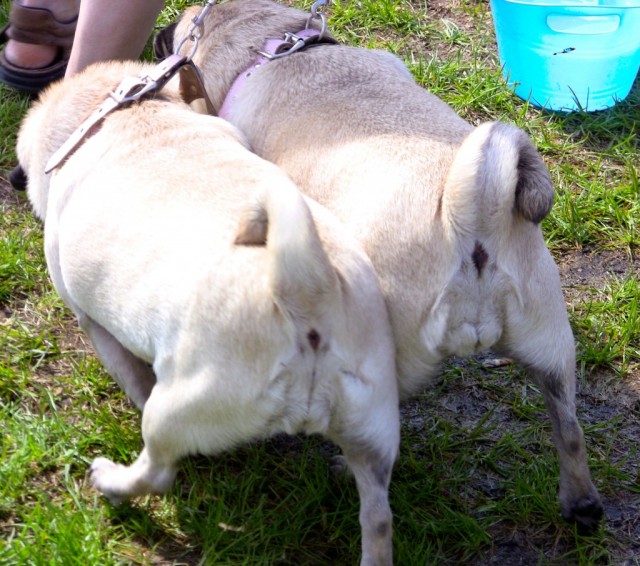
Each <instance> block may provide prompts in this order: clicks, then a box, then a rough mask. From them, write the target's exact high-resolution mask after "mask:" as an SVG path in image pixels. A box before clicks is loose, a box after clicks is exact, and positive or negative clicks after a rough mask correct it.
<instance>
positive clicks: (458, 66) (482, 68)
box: [0, 0, 640, 565]
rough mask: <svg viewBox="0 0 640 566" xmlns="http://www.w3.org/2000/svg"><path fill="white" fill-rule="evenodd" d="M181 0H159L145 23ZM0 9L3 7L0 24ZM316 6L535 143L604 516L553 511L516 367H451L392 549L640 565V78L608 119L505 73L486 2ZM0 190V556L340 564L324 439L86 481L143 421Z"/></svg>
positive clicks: (351, 33)
mask: <svg viewBox="0 0 640 566" xmlns="http://www.w3.org/2000/svg"><path fill="white" fill-rule="evenodd" d="M190 3H193V2H188V1H184V0H170V1H169V2H167V4H166V8H165V10H164V11H163V14H162V16H161V18H160V19H159V25H165V24H167V23H169V22H170V21H171V20H172V19H174V18H175V17H176V16H177V14H178V13H179V12H180V11H181V10H182V9H183V8H184V7H185V6H186V5H188V4H190ZM299 5H300V6H301V7H303V8H305V9H306V8H308V7H309V5H308V4H307V3H299ZM9 6H10V2H9V1H8V0H2V3H1V4H0V21H4V20H6V17H7V14H8V9H9ZM329 14H330V19H329V23H330V28H331V30H332V31H333V32H334V34H335V35H336V36H337V37H338V38H339V39H340V40H341V41H344V42H346V43H350V44H353V45H358V46H362V47H369V48H379V49H386V50H389V51H391V52H393V53H396V54H398V55H399V56H401V57H402V58H403V59H404V60H405V62H406V63H407V65H408V67H409V68H410V70H411V71H412V73H413V74H414V76H415V77H416V80H417V81H418V82H419V83H420V84H422V85H424V86H425V87H427V88H428V89H429V90H431V91H432V92H433V93H434V94H436V95H438V96H440V97H441V98H443V99H444V100H445V101H446V102H448V103H449V104H450V105H451V106H452V107H454V108H455V109H456V111H458V112H459V113H460V114H461V115H462V116H463V117H464V118H466V119H467V120H469V121H470V122H472V123H476V124H477V123H480V122H482V121H487V120H502V121H506V122H509V123H513V124H516V125H518V126H520V127H522V128H524V129H525V130H526V131H527V132H528V133H529V134H530V135H531V137H532V138H533V140H534V142H535V143H536V145H537V146H538V147H539V148H540V151H541V152H542V154H543V156H544V159H545V161H546V163H547V164H548V166H549V169H550V171H551V175H552V177H553V180H554V183H555V185H556V188H557V197H556V204H555V206H554V208H553V211H552V213H551V215H550V216H549V217H548V218H547V219H546V220H545V222H544V224H543V229H544V232H545V236H546V238H547V240H548V244H549V246H550V248H551V250H552V252H553V253H554V255H555V257H556V259H557V261H558V263H559V265H560V266H561V267H563V266H564V268H565V269H564V271H563V273H564V274H565V278H566V279H567V280H568V283H567V289H566V291H567V300H568V303H569V309H570V316H571V322H572V325H573V327H574V330H575V333H576V338H577V342H578V354H579V365H578V368H577V370H578V372H579V377H580V383H581V384H582V386H583V388H584V389H585V390H586V391H587V393H585V394H583V395H581V396H580V397H579V401H578V403H579V410H580V414H581V419H582V422H583V424H584V428H585V434H586V436H587V441H588V446H589V453H590V458H591V461H590V464H591V467H592V471H593V475H594V478H595V481H596V484H597V485H598V487H599V489H600V490H601V492H602V493H603V495H604V497H605V500H606V502H607V506H608V512H609V514H610V517H609V520H608V522H607V523H606V525H605V526H603V528H602V529H601V530H600V531H599V532H597V533H595V534H594V535H591V536H582V535H579V534H578V533H577V532H576V531H575V529H574V528H573V527H572V526H571V525H568V524H566V523H564V522H563V521H562V520H561V518H560V517H559V509H558V505H557V502H556V492H557V477H558V469H557V462H556V458H555V453H554V450H553V447H552V444H551V441H550V425H549V421H548V419H547V417H546V413H545V410H544V407H543V405H542V402H541V399H540V395H539V393H538V391H537V389H536V388H535V386H533V385H532V384H531V383H530V382H528V381H527V379H526V377H525V376H524V374H523V373H522V372H521V370H520V369H519V368H516V367H512V366H509V365H507V366H505V367H502V368H499V369H493V370H488V369H487V368H486V367H485V366H484V364H483V361H482V360H454V361H452V362H451V363H450V364H448V365H447V366H446V367H445V369H444V373H443V377H442V380H441V381H440V382H438V384H437V385H436V386H435V388H434V390H433V391H427V392H425V393H424V394H422V395H420V396H418V397H417V398H416V399H414V400H412V401H411V402H409V403H407V405H406V406H405V407H404V408H403V415H404V416H403V429H402V433H403V438H402V448H401V451H402V452H401V454H402V457H401V459H400V461H399V462H398V464H397V467H396V469H395V473H394V481H393V484H392V488H391V494H390V496H391V503H392V506H393V509H394V514H395V536H394V551H395V556H396V562H397V564H402V565H414V564H415V565H422V564H441V563H442V564H446V563H451V564H458V563H474V564H482V563H488V562H489V561H490V560H494V561H505V562H507V563H510V562H509V559H512V560H519V561H520V562H519V563H522V564H551V563H553V564H606V563H619V562H622V560H623V559H624V558H628V559H634V560H636V561H638V560H639V559H640V547H639V546H638V544H637V538H638V536H640V533H638V527H637V526H634V525H635V522H634V521H633V517H635V516H637V513H638V512H640V509H639V508H638V507H639V505H638V500H639V498H640V489H639V488H638V479H637V478H638V468H637V462H638V452H637V450H638V449H637V446H638V440H639V439H638V432H637V426H636V425H635V424H634V423H636V422H637V418H638V416H639V412H640V409H639V407H640V405H639V403H638V391H639V390H640V387H638V383H639V382H640V365H639V360H640V351H639V344H640V337H639V332H640V331H639V328H640V325H639V323H638V295H639V291H638V263H637V260H636V259H635V257H636V255H637V253H638V245H639V242H638V238H639V236H638V233H639V231H638V225H637V224H638V218H640V210H639V207H640V204H639V203H640V198H639V197H640V194H639V190H638V173H637V165H638V162H639V148H638V127H639V125H640V89H639V88H638V85H636V87H635V89H634V91H633V92H632V94H631V95H630V97H629V99H628V100H627V101H625V102H623V103H620V104H619V105H617V106H616V107H615V108H613V109H611V110H608V111H605V112H598V113H594V114H587V113H584V112H582V113H575V114H571V115H563V114H553V113H548V112H541V111H539V110H536V109H534V108H533V107H531V106H529V105H528V104H527V103H526V102H525V101H522V100H519V99H518V98H516V97H514V96H513V95H512V94H511V92H510V91H509V89H508V88H507V87H506V86H505V84H504V82H503V80H502V78H501V73H500V68H499V63H498V60H497V55H496V50H495V38H494V36H493V28H492V24H491V18H490V13H489V11H488V6H487V3H486V2H473V1H469V0H461V1H460V2H458V3H455V2H454V3H453V4H451V5H449V4H448V5H446V6H445V5H444V4H437V5H435V8H434V7H432V6H431V5H429V11H428V12H426V11H425V3H424V2H422V1H414V2H410V1H408V0H361V1H355V0H354V1H350V2H346V1H340V2H336V3H335V4H334V5H333V7H332V8H331V9H330V12H329ZM0 96H1V97H2V104H1V105H0V144H1V145H0V171H1V172H2V178H3V179H6V178H7V175H8V171H9V170H10V169H11V167H13V165H14V164H15V154H14V145H15V136H16V132H17V129H18V127H19V123H20V120H21V118H22V116H23V115H24V112H25V110H26V108H27V106H28V99H27V98H26V97H23V96H21V95H19V94H17V93H14V92H12V91H11V90H9V89H7V88H5V87H3V86H0ZM0 196H1V197H2V198H1V200H0V203H1V206H2V214H1V215H0V233H1V236H2V240H1V247H0V325H1V330H0V423H1V426H2V429H3V434H2V437H1V440H0V455H1V457H0V533H1V538H0V563H2V564H76V563H77V564H81V563H82V564H104V565H111V564H114V565H115V564H152V563H154V564H155V563H163V564H229V565H231V564H251V565H267V564H269V565H271V564H281V565H286V564H353V563H355V562H356V561H357V559H358V556H359V527H358V523H357V510H358V505H357V494H356V491H355V487H354V486H353V484H352V482H351V481H350V480H349V479H348V478H335V477H332V476H331V475H329V474H328V472H327V469H328V459H329V458H330V456H332V455H333V454H335V448H334V447H332V446H330V445H329V444H327V443H325V442H323V441H322V440H321V439H317V438H309V439H302V438H277V439H274V440H272V441H269V442H264V443H258V444H255V445H251V446H247V447H245V448H243V449H240V450H237V451H235V452H233V453H230V454H227V455H224V456H221V457H219V458H216V459H209V458H190V459H187V460H186V461H185V462H184V463H183V465H182V466H181V470H180V473H179V476H178V479H177V481H176V484H175V486H174V488H173V490H172V491H171V492H170V493H169V494H167V495H166V496H164V497H147V498H143V499H140V500H137V501H134V502H132V503H130V504H125V505H122V506H120V507H113V506H111V505H109V504H108V503H107V502H106V501H104V500H103V499H101V498H100V497H98V496H97V495H96V494H95V493H94V492H93V491H92V490H91V489H90V488H89V486H88V485H87V482H86V474H87V468H88V465H89V463H90V461H91V459H92V458H93V457H94V456H96V455H98V454H100V455H105V456H108V457H111V458H113V459H115V460H118V461H123V462H129V461H131V460H132V459H133V458H134V457H135V455H136V454H137V453H138V452H139V450H140V448H141V439H140V434H139V426H140V425H139V420H140V419H139V415H138V413H137V412H136V411H135V410H134V409H133V408H132V407H131V405H130V404H129V403H128V402H127V401H126V399H125V398H124V397H123V395H122V394H121V392H120V391H119V390H118V388H117V387H116V386H115V385H114V384H113V383H112V381H111V379H110V378H109V376H107V375H106V374H105V372H104V371H103V369H102V367H101V365H100V364H99V363H98V362H97V361H96V359H95V358H94V357H93V354H92V353H91V350H90V348H89V347H88V346H87V345H86V343H85V341H84V339H83V337H82V336H81V334H80V333H79V332H78V330H77V329H76V327H75V322H74V320H73V319H72V317H71V315H70V313H69V311H68V310H67V309H66V308H65V307H64V306H63V305H62V303H61V301H60V300H59V299H58V297H57V295H56V293H55V291H54V290H53V289H52V288H51V286H50V283H49V280H48V275H47V271H46V265H45V262H44V256H43V252H42V246H43V240H42V228H41V226H40V224H39V223H38V222H36V221H35V220H34V219H33V217H32V215H31V212H30V209H29V206H28V203H27V202H26V199H25V197H24V195H19V194H15V193H11V192H3V193H0ZM576 262H577V265H574V264H575V263H576ZM634 266H635V267H634ZM580 274H582V275H580ZM634 387H635V389H634ZM612 391H615V393H611V392H612ZM623 393H624V394H623ZM634 427H635V428H634ZM634 502H635V503H634ZM625 513H626V514H627V515H629V520H625ZM634 529H635V530H634Z"/></svg>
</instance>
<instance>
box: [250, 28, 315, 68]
mask: <svg viewBox="0 0 640 566" xmlns="http://www.w3.org/2000/svg"><path fill="white" fill-rule="evenodd" d="M306 43H307V40H306V39H303V38H302V37H298V36H297V35H296V34H295V33H290V32H286V33H285V34H284V35H283V37H282V42H281V43H280V44H279V45H278V48H279V47H281V46H285V47H286V49H284V50H282V51H279V52H278V53H269V52H268V51H258V52H257V53H258V55H262V56H263V57H266V58H267V59H269V61H272V60H273V59H280V58H281V57H286V56H287V55H291V53H295V52H296V51H298V50H299V49H302V48H303V47H304V46H305V45H306Z"/></svg>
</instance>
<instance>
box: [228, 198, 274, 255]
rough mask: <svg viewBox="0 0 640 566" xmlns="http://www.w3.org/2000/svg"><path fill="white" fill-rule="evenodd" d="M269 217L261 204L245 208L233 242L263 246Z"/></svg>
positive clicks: (242, 244) (238, 244)
mask: <svg viewBox="0 0 640 566" xmlns="http://www.w3.org/2000/svg"><path fill="white" fill-rule="evenodd" d="M268 229H269V219H268V218H267V211H266V210H265V209H264V207H263V206H260V205H256V206H255V207H253V208H251V209H249V210H247V211H246V212H245V213H244V214H243V216H242V218H241V219H240V225H239V226H238V231H237V233H236V239H235V241H234V244H236V245H237V246H264V245H266V243H267V230H268Z"/></svg>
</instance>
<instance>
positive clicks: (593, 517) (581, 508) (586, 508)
mask: <svg viewBox="0 0 640 566" xmlns="http://www.w3.org/2000/svg"><path fill="white" fill-rule="evenodd" d="M603 515H604V509H603V507H602V503H601V501H600V498H599V497H597V496H587V497H582V498H580V499H578V500H577V501H575V502H574V503H573V504H572V505H571V506H570V507H569V509H565V510H563V511H562V516H563V517H564V518H565V519H566V520H567V521H570V522H572V523H576V524H577V526H578V531H579V532H580V533H581V534H589V533H592V532H593V531H595V530H597V529H598V526H599V525H600V522H601V520H602V517H603Z"/></svg>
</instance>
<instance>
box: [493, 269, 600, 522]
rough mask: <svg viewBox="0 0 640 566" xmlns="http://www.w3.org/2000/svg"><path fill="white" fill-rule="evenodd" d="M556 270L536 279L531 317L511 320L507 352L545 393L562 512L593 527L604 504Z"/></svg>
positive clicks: (528, 300)
mask: <svg viewBox="0 0 640 566" xmlns="http://www.w3.org/2000/svg"><path fill="white" fill-rule="evenodd" d="M554 271H555V268H553V271H551V270H549V269H541V270H540V272H541V273H544V274H545V276H544V277H541V278H540V279H539V280H537V281H532V282H531V283H532V285H531V286H530V287H529V288H528V289H529V296H527V297H525V299H524V305H526V306H525V312H524V313H523V312H521V313H520V315H521V314H524V315H525V316H524V317H522V316H517V317H516V320H515V321H514V320H512V321H511V323H510V324H509V323H508V324H507V327H506V328H505V337H504V340H503V346H505V348H504V349H503V350H502V351H504V352H505V353H506V354H507V355H509V356H512V357H513V358H514V359H516V360H517V361H518V362H520V363H521V364H523V365H524V366H525V367H526V368H527V369H528V370H529V373H530V375H531V376H532V377H533V378H534V379H535V381H536V382H537V383H538V385H539V387H540V390H541V392H542V395H543V398H544V401H545V405H546V407H547V411H548V413H549V416H550V418H551V422H552V427H553V441H554V444H555V446H556V449H557V451H558V457H559V463H560V491H559V499H560V507H561V510H562V515H563V516H564V517H565V519H568V520H571V521H575V522H576V523H578V525H579V526H581V527H582V528H585V529H587V530H591V529H594V528H596V527H597V526H598V524H599V522H600V519H601V518H602V514H603V508H602V503H601V501H600V497H599V495H598V492H597V490H596V488H595V486H594V485H593V482H592V481H591V477H590V473H589V468H588V465H587V452H586V447H585V441H584V435H583V432H582V429H581V427H580V424H579V423H578V419H577V416H576V407H575V393H576V382H575V367H576V366H575V344H574V340H573V333H572V332H571V327H570V325H569V320H568V317H567V312H566V309H565V306H564V299H563V298H562V294H561V292H560V280H559V278H557V275H555V276H554ZM556 273H557V272H556ZM532 289H534V290H535V291H534V293H531V290H532ZM501 349H502V348H501Z"/></svg>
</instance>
